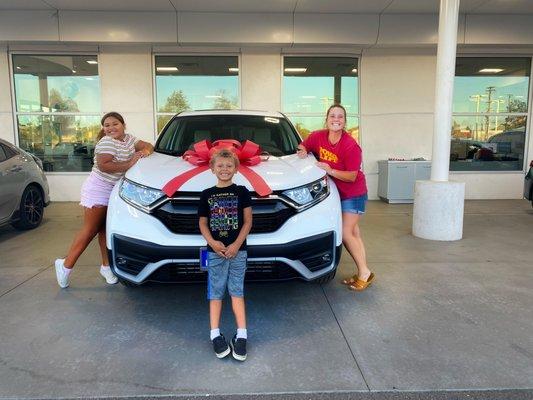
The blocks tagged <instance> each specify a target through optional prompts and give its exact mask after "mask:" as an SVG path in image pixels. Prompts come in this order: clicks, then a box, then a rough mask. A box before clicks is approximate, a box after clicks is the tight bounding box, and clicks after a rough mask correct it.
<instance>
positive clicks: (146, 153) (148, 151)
mask: <svg viewBox="0 0 533 400" xmlns="http://www.w3.org/2000/svg"><path fill="white" fill-rule="evenodd" d="M153 152H154V151H153V150H151V149H142V150H141V151H139V153H141V157H143V158H144V157H148V156H149V155H150V154H152V153H153Z"/></svg>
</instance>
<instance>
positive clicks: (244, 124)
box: [156, 115, 298, 157]
mask: <svg viewBox="0 0 533 400" xmlns="http://www.w3.org/2000/svg"><path fill="white" fill-rule="evenodd" d="M219 139H235V140H238V141H239V142H244V141H245V140H251V141H253V142H254V143H257V144H258V145H260V146H261V149H262V150H263V151H266V152H268V153H269V154H271V155H273V156H276V157H279V156H284V155H287V154H294V153H295V152H296V148H297V146H298V138H297V136H296V134H295V132H294V130H293V129H292V128H291V126H290V124H289V122H288V121H287V120H286V119H285V118H273V117H258V116H252V115H205V116H189V117H177V118H175V119H173V120H172V122H171V123H170V124H169V125H168V126H167V128H166V129H165V130H164V131H163V132H162V133H161V136H160V138H159V140H158V141H157V144H156V151H159V152H162V153H165V154H173V155H182V154H183V153H184V152H185V151H187V150H190V149H191V148H192V145H193V144H194V143H197V142H199V141H201V140H210V141H216V140H219Z"/></svg>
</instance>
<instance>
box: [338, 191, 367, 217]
mask: <svg viewBox="0 0 533 400" xmlns="http://www.w3.org/2000/svg"><path fill="white" fill-rule="evenodd" d="M367 200H368V194H363V195H362V196H357V197H350V198H349V199H344V200H341V209H342V212H343V213H352V214H364V213H365V210H366V201H367Z"/></svg>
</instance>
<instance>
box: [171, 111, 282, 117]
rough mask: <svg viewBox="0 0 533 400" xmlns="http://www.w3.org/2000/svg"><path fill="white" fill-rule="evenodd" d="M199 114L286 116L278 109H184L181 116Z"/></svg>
mask: <svg viewBox="0 0 533 400" xmlns="http://www.w3.org/2000/svg"><path fill="white" fill-rule="evenodd" d="M195 115H196V116H197V115H255V116H260V117H275V118H284V116H283V114H281V113H280V112H277V111H256V110H198V111H184V112H182V113H179V116H180V117H189V116H195Z"/></svg>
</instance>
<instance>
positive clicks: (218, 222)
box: [207, 193, 239, 237]
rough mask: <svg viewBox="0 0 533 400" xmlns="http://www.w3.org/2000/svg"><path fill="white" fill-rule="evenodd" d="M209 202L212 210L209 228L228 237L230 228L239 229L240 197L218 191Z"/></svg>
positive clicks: (221, 235)
mask: <svg viewBox="0 0 533 400" xmlns="http://www.w3.org/2000/svg"><path fill="white" fill-rule="evenodd" d="M207 203H208V204H209V210H210V216H211V218H210V221H209V228H210V230H211V232H213V233H214V232H218V235H219V236H220V237H227V236H228V233H229V231H230V230H236V229H239V214H238V209H237V204H238V197H237V196H234V195H229V194H228V193H217V194H215V195H213V196H211V197H210V198H209V199H208V200H207Z"/></svg>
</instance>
